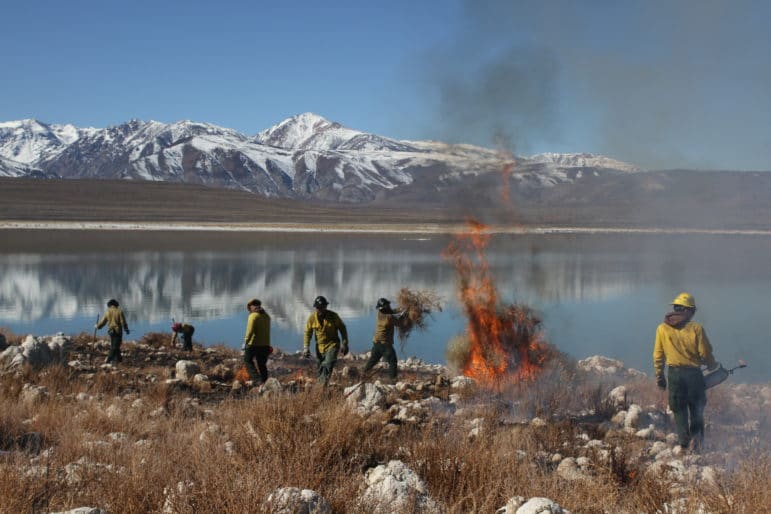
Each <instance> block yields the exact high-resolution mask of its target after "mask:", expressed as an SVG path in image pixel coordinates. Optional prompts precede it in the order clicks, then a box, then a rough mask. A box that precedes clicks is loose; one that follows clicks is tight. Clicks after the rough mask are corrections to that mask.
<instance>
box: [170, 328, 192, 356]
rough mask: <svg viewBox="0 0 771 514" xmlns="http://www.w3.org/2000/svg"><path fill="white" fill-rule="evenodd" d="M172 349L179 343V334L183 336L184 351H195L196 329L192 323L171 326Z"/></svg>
mask: <svg viewBox="0 0 771 514" xmlns="http://www.w3.org/2000/svg"><path fill="white" fill-rule="evenodd" d="M171 331H172V336H171V347H172V348H174V345H175V344H176V343H177V339H178V337H179V334H182V349H183V350H185V351H187V352H190V351H193V334H194V333H195V327H194V326H193V325H191V324H190V323H179V322H176V323H172V324H171Z"/></svg>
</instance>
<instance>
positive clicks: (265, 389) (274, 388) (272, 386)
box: [260, 377, 284, 394]
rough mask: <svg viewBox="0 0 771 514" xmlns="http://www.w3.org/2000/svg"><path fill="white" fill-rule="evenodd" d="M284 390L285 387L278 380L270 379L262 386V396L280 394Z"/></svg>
mask: <svg viewBox="0 0 771 514" xmlns="http://www.w3.org/2000/svg"><path fill="white" fill-rule="evenodd" d="M283 390H284V386H282V385H281V382H279V381H278V379H276V378H273V377H271V378H269V379H268V380H266V381H265V383H264V384H262V385H261V386H260V394H278V393H280V392H281V391H283Z"/></svg>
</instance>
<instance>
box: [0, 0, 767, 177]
mask: <svg viewBox="0 0 771 514" xmlns="http://www.w3.org/2000/svg"><path fill="white" fill-rule="evenodd" d="M279 4H281V6H278V5H279ZM1 11H2V13H1V14H0V57H2V60H1V61H0V121H9V120H16V119H22V118H35V119H38V120H40V121H43V122H47V123H72V124H74V125H77V126H93V127H106V126H109V125H115V124H118V123H121V122H124V121H127V120H129V119H131V118H139V119H143V120H149V119H154V120H158V121H162V122H173V121H177V120H182V119H189V120H195V121H204V122H210V123H214V124H217V125H221V126H225V127H229V128H233V129H236V130H239V131H241V132H243V133H246V134H254V133H256V132H258V131H259V130H262V129H264V128H267V127H268V126H271V125H273V124H275V123H277V122H279V121H281V120H282V119H284V118H286V117H288V116H291V115H293V114H297V113H301V112H306V111H311V112H315V113H317V114H320V115H322V116H324V117H326V118H328V119H330V120H334V121H339V122H340V123H342V124H343V125H346V126H349V127H351V128H355V129H359V130H363V131H368V132H374V133H377V134H381V135H385V136H390V137H395V138H399V139H418V138H420V139H439V140H445V141H449V142H470V143H475V144H481V145H485V146H493V145H504V146H507V147H509V148H511V149H513V150H514V151H516V152H518V153H523V154H531V153H535V152H544V151H555V152H583V151H586V152H595V153H604V154H606V155H609V156H612V157H615V158H618V159H621V160H625V161H628V162H633V163H635V164H638V165H641V166H644V167H649V168H674V167H702V168H711V169H757V170H771V128H769V127H771V123H770V120H771V30H769V29H768V21H769V20H771V2H765V1H756V2H750V1H742V0H739V1H732V2H727V1H713V0H699V1H696V0H687V1H686V0H683V1H653V0H637V1H635V0H629V1H623V2H619V1H600V0H597V1H578V0H574V1H571V0H564V1H563V0H553V1H552V0H549V1H503V0H499V1H484V0H478V1H472V0H443V1H416V0H412V1H406V0H404V1H403V0H389V1H382V2H375V1H372V2H361V1H357V2H354V1H341V2H334V1H330V2H310V1H286V2H283V3H280V2H261V1H251V2H249V1H244V2H241V1H232V0H221V1H218V2H199V1H195V0H186V1H184V2H178V1H160V2H159V1H153V2H149V1H145V0H140V1H136V2H113V1H109V0H101V1H80V0H74V1H68V2H54V1H45V0H41V1H37V2H30V1H17V0H5V1H4V2H3V5H2V10H1Z"/></svg>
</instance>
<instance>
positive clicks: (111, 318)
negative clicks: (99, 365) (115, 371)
mask: <svg viewBox="0 0 771 514" xmlns="http://www.w3.org/2000/svg"><path fill="white" fill-rule="evenodd" d="M105 325H107V333H108V334H109V335H110V353H109V354H108V355H107V358H106V359H105V360H104V362H105V363H107V364H112V363H115V362H122V361H123V357H122V356H121V354H120V345H121V343H122V342H123V331H124V330H125V331H126V335H129V334H130V333H131V331H130V330H129V327H128V323H126V316H125V315H124V314H123V311H122V310H121V308H120V304H119V303H118V300H116V299H115V298H112V299H110V300H109V301H108V302H107V311H106V312H105V313H104V316H102V319H101V320H100V321H99V323H97V324H96V325H94V328H96V329H97V330H99V329H100V328H102V327H103V326H105Z"/></svg>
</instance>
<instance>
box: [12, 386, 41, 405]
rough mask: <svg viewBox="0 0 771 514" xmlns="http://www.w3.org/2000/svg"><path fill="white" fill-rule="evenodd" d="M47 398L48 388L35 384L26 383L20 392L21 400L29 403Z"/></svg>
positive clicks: (32, 403)
mask: <svg viewBox="0 0 771 514" xmlns="http://www.w3.org/2000/svg"><path fill="white" fill-rule="evenodd" d="M46 398H48V389H46V388H45V387H43V386H39V385H35V384H24V385H23V386H22V387H21V392H20V393H19V400H21V402H22V403H26V404H29V405H34V404H36V403H40V402H42V401H44V400H45V399H46Z"/></svg>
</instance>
